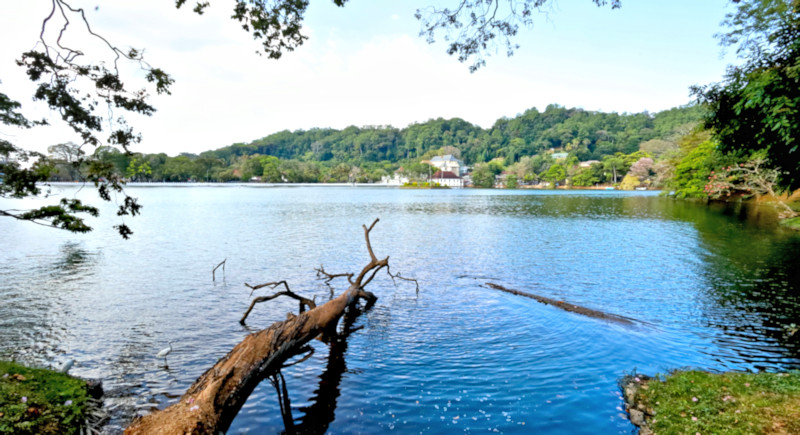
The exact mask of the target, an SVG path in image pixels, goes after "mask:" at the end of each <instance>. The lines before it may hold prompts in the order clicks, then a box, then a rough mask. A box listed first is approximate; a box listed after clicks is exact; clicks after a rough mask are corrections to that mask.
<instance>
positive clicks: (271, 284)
mask: <svg viewBox="0 0 800 435" xmlns="http://www.w3.org/2000/svg"><path fill="white" fill-rule="evenodd" d="M281 284H283V286H284V287H285V288H286V290H285V291H282V292H278V293H275V294H273V295H270V296H261V297H257V298H255V299H253V301H252V302H250V307H249V308H248V309H247V311H245V313H244V316H242V319H241V320H239V323H241V324H242V325H244V321H245V319H247V316H249V315H250V312H251V311H253V307H255V306H256V304H258V303H261V302H266V301H270V300H272V299H275V298H277V297H279V296H288V297H290V298H292V299H297V300H298V301H300V309H299V312H301V313H302V312H304V311H305V310H306V307H308V309H309V310H310V309H313V308H316V307H317V304H316V303H315V302H314V301H313V300H312V299H308V298H304V297H303V296H300V295H298V294H297V293H295V292H293V291H292V290H291V289H289V284H287V283H286V281H277V282H268V283H265V284H259V285H257V286H251V285H250V284H248V283H244V285H245V286H247V287H249V288H251V289H252V290H251V291H250V296H252V295H253V292H254V291H256V290H258V289H260V288H264V287H270V288H273V289H274V288H275V287H277V286H279V285H281Z"/></svg>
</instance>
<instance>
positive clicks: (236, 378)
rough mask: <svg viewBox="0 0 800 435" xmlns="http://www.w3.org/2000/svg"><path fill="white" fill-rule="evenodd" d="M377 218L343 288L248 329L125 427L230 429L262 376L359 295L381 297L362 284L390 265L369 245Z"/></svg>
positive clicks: (369, 299) (132, 430)
mask: <svg viewBox="0 0 800 435" xmlns="http://www.w3.org/2000/svg"><path fill="white" fill-rule="evenodd" d="M377 222H378V219H376V220H375V222H373V223H372V225H370V227H369V228H367V227H366V226H364V237H365V239H366V245H367V251H368V253H369V255H370V262H369V264H367V265H366V266H365V267H364V268H363V269H362V270H361V273H359V275H358V277H357V278H356V280H355V281H352V282H351V284H350V287H349V288H348V289H347V290H346V291H345V292H344V293H342V294H341V295H339V296H338V297H336V298H334V299H332V300H330V301H328V302H327V303H325V304H324V305H321V306H318V307H316V308H313V309H311V310H309V311H305V312H302V313H299V314H298V315H297V316H294V317H292V318H290V319H288V320H285V321H282V322H276V323H273V324H272V325H271V326H270V327H269V328H267V329H264V330H262V331H259V332H256V333H253V334H250V335H248V336H247V337H245V338H244V340H242V341H241V342H240V343H239V344H237V345H236V346H235V347H234V348H233V349H232V350H231V351H230V352H229V353H228V354H227V355H226V356H224V357H223V358H221V359H220V360H219V361H217V363H216V364H214V366H213V367H212V368H210V369H208V370H207V371H206V372H205V373H204V374H203V375H202V376H200V377H199V378H198V379H197V380H196V381H195V382H194V384H193V385H192V386H191V387H190V388H189V390H188V391H187V392H186V394H184V395H183V397H181V399H180V401H179V402H178V403H175V404H173V405H171V406H169V407H168V408H166V409H164V410H162V411H157V412H155V413H153V414H150V415H147V416H145V417H143V418H140V419H137V420H135V421H134V422H133V423H132V424H131V425H130V426H128V428H127V429H126V430H125V433H126V434H185V433H198V434H205V433H208V434H217V433H219V432H220V431H223V432H224V431H226V430H227V429H228V427H229V426H230V424H231V422H232V421H233V418H234V417H235V416H236V414H237V413H238V412H239V409H241V407H242V405H243V404H244V403H245V401H246V400H247V397H248V396H249V395H250V393H251V392H252V391H253V389H254V388H255V387H256V386H257V385H258V384H259V383H260V382H261V381H262V380H264V379H265V378H266V377H267V376H271V375H273V374H275V373H277V372H278V370H280V368H281V366H282V365H283V363H284V362H285V361H286V360H287V359H289V358H291V357H292V356H294V355H296V354H297V353H298V352H299V351H301V349H302V348H303V346H304V345H305V344H306V343H308V342H309V341H311V340H312V339H314V338H315V337H317V336H318V335H320V334H322V333H324V332H326V331H329V330H330V329H332V328H335V327H336V325H337V323H338V321H339V318H340V317H341V316H342V315H343V314H344V313H345V311H346V310H347V309H348V308H349V307H352V306H354V305H355V303H356V302H357V301H358V300H360V299H363V300H365V301H366V303H367V304H366V305H367V308H368V307H370V306H371V305H372V304H374V303H375V301H376V300H377V297H376V296H375V295H374V294H372V293H370V292H368V291H366V290H364V287H365V286H366V285H367V284H369V282H370V281H372V279H373V278H374V277H375V274H376V273H377V272H378V271H379V270H381V269H383V268H384V267H388V265H389V257H386V258H384V259H382V260H378V259H377V258H376V257H375V254H374V253H373V251H372V246H371V245H370V241H369V232H370V231H371V230H372V228H373V227H374V226H375V224H376V223H377Z"/></svg>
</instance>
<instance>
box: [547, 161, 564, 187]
mask: <svg viewBox="0 0 800 435" xmlns="http://www.w3.org/2000/svg"><path fill="white" fill-rule="evenodd" d="M566 177H567V171H565V170H564V167H563V166H561V164H559V163H556V164H555V165H553V166H550V169H548V170H547V173H545V174H544V176H543V177H542V178H543V179H544V180H546V181H549V182H550V183H551V184H552V185H553V186H555V185H556V184H558V183H561V182H563V181H564V178H566Z"/></svg>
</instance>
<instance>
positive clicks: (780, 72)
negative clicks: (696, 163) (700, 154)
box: [693, 0, 800, 190]
mask: <svg viewBox="0 0 800 435" xmlns="http://www.w3.org/2000/svg"><path fill="white" fill-rule="evenodd" d="M726 24H728V25H729V26H730V27H731V29H730V31H729V32H728V33H727V34H725V35H722V43H723V44H724V45H737V44H738V50H737V52H738V53H739V54H740V56H742V57H744V58H745V63H744V64H743V65H741V66H738V67H731V68H729V69H728V72H727V73H726V74H725V78H724V80H723V81H722V82H721V83H715V84H712V85H709V86H706V87H696V88H694V89H693V92H694V93H695V95H697V97H698V100H699V101H700V102H702V103H703V104H705V105H706V106H707V107H708V108H709V111H708V115H707V117H706V118H705V124H706V126H707V127H708V128H710V129H711V130H712V131H713V134H714V137H715V139H716V140H717V141H718V142H719V149H720V151H721V152H723V153H728V152H735V153H739V154H751V153H752V152H754V151H758V150H761V149H767V150H768V155H769V159H770V163H771V164H772V165H773V167H779V168H781V169H782V170H783V171H784V172H785V173H784V174H783V175H782V177H781V179H780V180H779V184H780V185H781V186H782V187H784V188H788V189H792V190H793V189H797V188H800V148H799V147H798V146H799V145H800V143H798V139H797V138H798V137H800V0H748V1H743V2H741V3H739V5H738V6H737V9H736V11H735V12H733V13H731V14H729V16H728V18H727V20H726Z"/></svg>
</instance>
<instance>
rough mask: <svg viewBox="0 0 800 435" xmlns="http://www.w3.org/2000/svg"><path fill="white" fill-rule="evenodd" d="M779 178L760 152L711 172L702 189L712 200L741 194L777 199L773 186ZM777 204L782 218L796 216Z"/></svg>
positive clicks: (778, 173) (784, 205)
mask: <svg viewBox="0 0 800 435" xmlns="http://www.w3.org/2000/svg"><path fill="white" fill-rule="evenodd" d="M780 176H781V170H780V169H774V168H771V167H769V165H767V159H766V152H765V151H764V150H762V151H759V152H756V153H754V154H753V156H751V158H750V159H749V160H748V161H747V162H745V163H740V164H738V165H731V166H727V167H723V168H722V169H720V170H719V171H711V175H710V176H709V177H708V184H706V186H705V188H704V189H705V192H706V194H707V195H708V196H709V197H710V198H714V199H718V198H722V197H723V196H726V197H729V196H731V194H735V193H741V194H742V196H743V197H749V196H753V195H758V196H762V195H768V196H769V197H770V198H773V199H774V198H776V197H777V195H776V194H775V186H776V185H777V181H778V179H779V178H780ZM778 204H779V205H780V206H781V207H782V209H783V212H782V213H781V214H782V217H794V216H797V212H795V211H794V210H792V209H791V208H790V207H789V206H788V205H786V203H784V202H781V201H778Z"/></svg>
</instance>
